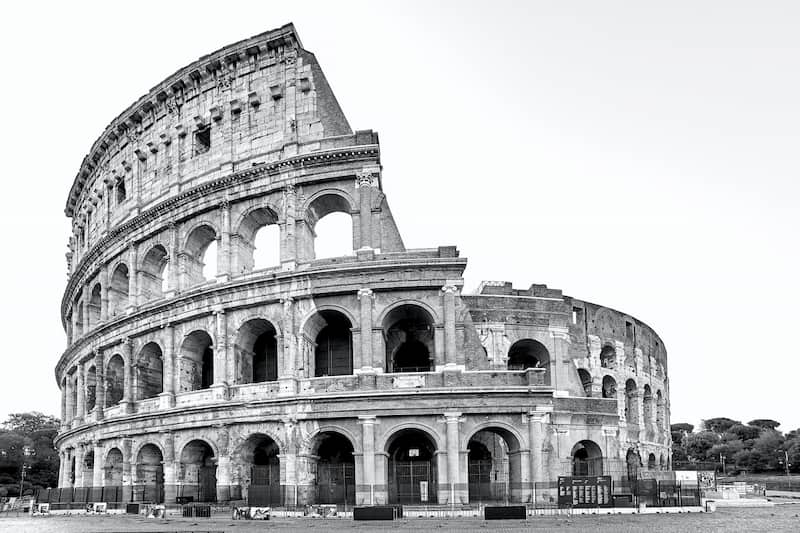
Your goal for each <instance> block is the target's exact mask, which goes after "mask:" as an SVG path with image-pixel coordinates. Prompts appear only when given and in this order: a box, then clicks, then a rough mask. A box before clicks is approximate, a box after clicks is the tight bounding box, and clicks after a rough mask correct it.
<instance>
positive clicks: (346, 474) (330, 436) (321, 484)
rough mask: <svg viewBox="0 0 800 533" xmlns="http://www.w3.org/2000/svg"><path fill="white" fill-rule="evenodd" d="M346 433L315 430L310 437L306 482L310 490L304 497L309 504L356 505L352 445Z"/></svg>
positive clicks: (353, 448)
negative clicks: (308, 477) (308, 476)
mask: <svg viewBox="0 0 800 533" xmlns="http://www.w3.org/2000/svg"><path fill="white" fill-rule="evenodd" d="M353 442H354V441H353V440H352V439H351V438H350V437H348V435H346V434H344V433H342V432H340V431H336V430H325V431H317V432H315V434H314V436H313V437H312V438H311V439H310V452H311V453H310V454H308V455H307V456H306V458H307V461H309V463H310V464H309V465H308V466H309V467H310V468H308V471H309V472H310V473H311V476H310V479H307V480H306V481H307V485H308V486H310V487H313V493H312V494H309V495H306V496H305V498H303V499H304V500H305V501H307V502H308V503H317V504H345V505H347V504H350V505H353V504H355V488H356V485H355V447H354V445H353Z"/></svg>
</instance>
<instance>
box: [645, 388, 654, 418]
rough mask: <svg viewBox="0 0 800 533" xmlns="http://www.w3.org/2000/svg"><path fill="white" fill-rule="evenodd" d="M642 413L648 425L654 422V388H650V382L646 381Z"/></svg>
mask: <svg viewBox="0 0 800 533" xmlns="http://www.w3.org/2000/svg"><path fill="white" fill-rule="evenodd" d="M642 415H643V416H644V424H645V425H646V426H649V425H650V424H652V423H653V418H654V417H653V389H651V388H650V384H648V383H645V386H644V391H643V393H642Z"/></svg>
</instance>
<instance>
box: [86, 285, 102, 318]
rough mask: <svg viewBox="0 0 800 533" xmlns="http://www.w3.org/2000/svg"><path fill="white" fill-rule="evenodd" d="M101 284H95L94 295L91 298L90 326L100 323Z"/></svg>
mask: <svg viewBox="0 0 800 533" xmlns="http://www.w3.org/2000/svg"><path fill="white" fill-rule="evenodd" d="M101 292H102V291H101V290H100V284H99V283H95V285H94V287H92V294H91V296H90V298H89V325H90V326H95V325H97V324H98V323H99V322H100V299H101Z"/></svg>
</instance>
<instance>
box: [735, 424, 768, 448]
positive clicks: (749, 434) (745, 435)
mask: <svg viewBox="0 0 800 533" xmlns="http://www.w3.org/2000/svg"><path fill="white" fill-rule="evenodd" d="M728 433H729V434H732V435H734V436H736V438H738V439H739V440H741V441H742V442H748V441H753V440H755V439H757V438H758V436H759V435H760V434H761V430H760V429H759V428H757V427H755V426H753V425H752V424H751V425H747V426H745V425H744V424H736V425H735V426H732V427H731V428H730V429H728ZM750 444H751V445H752V442H751V443H750Z"/></svg>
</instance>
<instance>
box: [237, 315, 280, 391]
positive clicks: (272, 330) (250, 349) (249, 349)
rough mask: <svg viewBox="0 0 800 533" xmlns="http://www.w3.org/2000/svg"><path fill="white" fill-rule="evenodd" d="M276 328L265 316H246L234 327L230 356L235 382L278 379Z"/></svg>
mask: <svg viewBox="0 0 800 533" xmlns="http://www.w3.org/2000/svg"><path fill="white" fill-rule="evenodd" d="M278 338H279V335H278V330H277V328H276V327H275V326H274V325H273V323H272V322H270V321H269V320H267V319H265V318H250V319H249V320H247V321H245V322H243V323H242V325H241V326H239V328H238V329H237V333H236V344H235V345H234V357H236V361H237V362H238V365H237V366H238V375H237V382H238V383H263V382H267V381H276V380H277V379H278V357H279V352H278V344H279V343H278Z"/></svg>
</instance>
